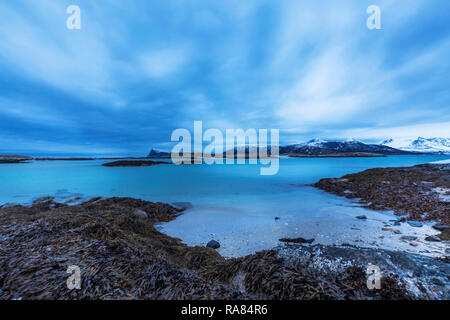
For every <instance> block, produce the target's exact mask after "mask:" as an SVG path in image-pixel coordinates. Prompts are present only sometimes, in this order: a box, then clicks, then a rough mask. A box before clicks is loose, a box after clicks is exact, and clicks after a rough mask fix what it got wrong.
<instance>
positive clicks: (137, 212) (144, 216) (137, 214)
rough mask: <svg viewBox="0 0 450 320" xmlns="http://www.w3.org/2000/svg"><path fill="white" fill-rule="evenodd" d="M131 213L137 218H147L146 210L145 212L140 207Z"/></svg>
mask: <svg viewBox="0 0 450 320" xmlns="http://www.w3.org/2000/svg"><path fill="white" fill-rule="evenodd" d="M133 214H134V215H136V216H138V217H139V218H142V219H147V218H148V214H147V212H145V211H143V210H140V209H136V210H134V211H133Z"/></svg>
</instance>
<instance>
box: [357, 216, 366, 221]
mask: <svg viewBox="0 0 450 320" xmlns="http://www.w3.org/2000/svg"><path fill="white" fill-rule="evenodd" d="M356 219H359V220H366V219H367V217H366V216H357V217H356Z"/></svg>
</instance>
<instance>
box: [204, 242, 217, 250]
mask: <svg viewBox="0 0 450 320" xmlns="http://www.w3.org/2000/svg"><path fill="white" fill-rule="evenodd" d="M206 246H207V247H208V248H213V249H218V248H220V243H219V242H218V241H216V240H211V241H210V242H208V244H207V245H206Z"/></svg>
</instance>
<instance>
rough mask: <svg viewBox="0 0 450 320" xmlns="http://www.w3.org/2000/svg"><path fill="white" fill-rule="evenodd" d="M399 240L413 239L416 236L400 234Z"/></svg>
mask: <svg viewBox="0 0 450 320" xmlns="http://www.w3.org/2000/svg"><path fill="white" fill-rule="evenodd" d="M400 240H406V241H414V240H417V237H416V236H401V237H400Z"/></svg>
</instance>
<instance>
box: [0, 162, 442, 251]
mask: <svg viewBox="0 0 450 320" xmlns="http://www.w3.org/2000/svg"><path fill="white" fill-rule="evenodd" d="M448 158H450V157H448V156H447V157H446V156H390V157H385V158H322V159H317V158H316V159H315V158H312V159H306V158H283V159H280V169H279V173H278V174H277V175H274V176H261V175H260V174H259V172H260V170H259V169H260V167H259V166H258V165H211V166H210V165H181V166H175V165H159V166H153V167H129V168H120V167H114V168H109V167H102V166H101V164H102V163H105V162H107V161H106V160H95V161H48V162H46V161H38V162H32V163H26V164H2V165H0V203H5V202H18V203H25V204H28V203H30V202H31V201H32V199H34V198H36V197H39V196H43V195H54V196H56V197H57V199H58V200H60V201H63V200H65V199H68V198H70V197H72V196H74V195H81V196H82V197H83V199H88V198H90V197H94V196H103V197H110V196H129V197H136V198H142V199H145V200H149V201H160V202H167V203H173V202H190V203H192V205H193V208H191V209H189V210H187V211H186V212H185V214H184V215H182V216H181V217H179V218H178V219H176V220H174V221H172V222H170V223H167V224H164V225H160V226H159V228H160V229H161V230H162V231H163V232H166V233H167V234H169V235H171V236H175V237H179V238H181V239H182V240H183V241H185V242H186V243H188V244H204V242H205V241H207V240H208V239H210V238H216V239H219V240H221V241H222V243H227V241H229V243H230V245H229V246H227V247H224V246H223V248H221V250H222V253H223V254H225V255H230V256H231V255H236V254H237V252H238V253H239V254H243V253H249V252H252V251H254V250H257V249H264V248H267V247H269V246H270V245H273V244H274V242H276V241H277V239H278V237H279V236H293V235H297V236H299V234H301V235H302V236H305V237H307V236H309V237H314V238H316V239H317V238H320V235H321V234H322V233H323V241H322V242H324V243H325V242H327V241H326V237H327V236H328V238H329V237H333V233H332V232H331V231H335V230H338V229H339V228H338V225H339V224H345V225H349V223H348V222H349V221H352V222H354V216H355V215H358V214H361V213H363V214H366V215H367V214H369V215H373V217H374V219H375V220H377V221H382V220H383V219H384V217H389V218H391V219H392V216H390V214H389V213H380V212H372V211H369V210H366V209H363V208H360V207H359V206H357V205H356V204H355V203H354V202H352V201H349V200H347V199H343V198H340V197H336V196H333V195H330V194H327V193H325V192H323V191H320V190H317V189H315V188H312V187H310V186H307V184H311V183H314V182H316V181H318V180H319V179H321V178H325V177H340V176H342V175H345V174H347V173H354V172H359V171H362V170H365V169H368V168H374V167H391V166H411V165H415V164H420V163H427V162H432V161H438V160H444V159H448ZM368 211H369V212H368ZM275 216H277V217H280V218H281V219H280V220H278V221H275V219H274V217H275ZM350 219H351V220H350ZM369 220H370V219H369ZM380 223H381V222H380ZM314 225H316V226H317V225H319V229H317V228H316V229H315V228H314V227H313V226H314ZM355 228H357V227H355ZM334 229H335V230H334ZM310 231H314V232H313V233H311V232H310ZM342 232H343V233H344V234H345V233H348V232H349V231H348V230H347V229H345V230H342ZM249 233H251V234H249ZM334 237H337V238H336V239H337V240H336V241H341V240H342V239H341V238H342V237H341V238H339V237H338V236H334ZM227 239H228V240H227ZM229 239H231V240H229ZM266 240H267V244H266ZM237 243H239V248H238V247H237ZM245 243H248V244H247V245H245ZM250 248H251V249H250Z"/></svg>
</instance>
